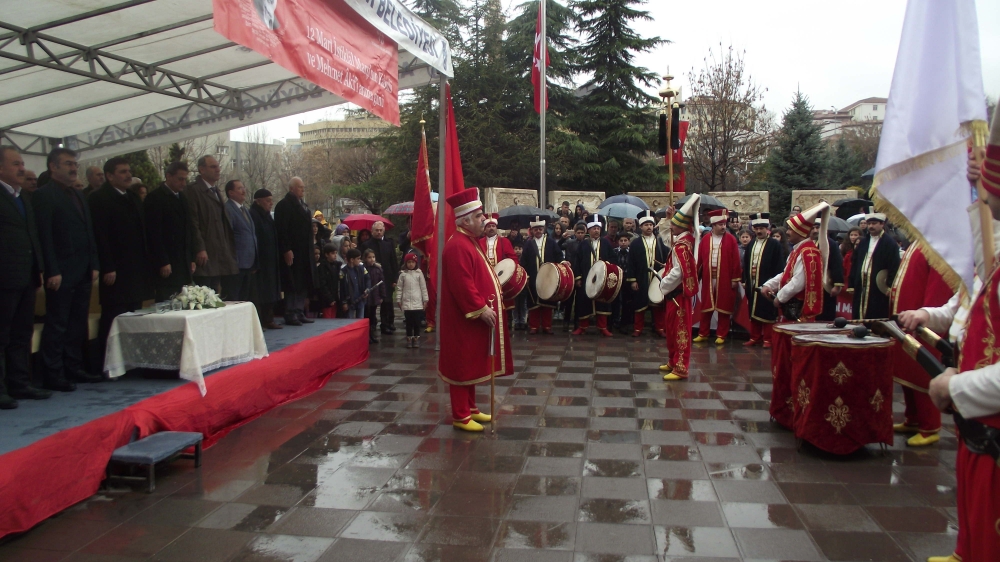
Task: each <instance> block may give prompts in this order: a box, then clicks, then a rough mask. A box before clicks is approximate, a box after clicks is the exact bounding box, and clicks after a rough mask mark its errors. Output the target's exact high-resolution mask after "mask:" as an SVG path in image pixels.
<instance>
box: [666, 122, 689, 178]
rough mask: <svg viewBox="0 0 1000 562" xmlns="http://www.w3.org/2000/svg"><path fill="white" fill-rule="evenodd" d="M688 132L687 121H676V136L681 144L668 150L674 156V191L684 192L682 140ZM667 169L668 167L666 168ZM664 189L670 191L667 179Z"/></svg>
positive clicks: (685, 138)
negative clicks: (674, 148)
mask: <svg viewBox="0 0 1000 562" xmlns="http://www.w3.org/2000/svg"><path fill="white" fill-rule="evenodd" d="M687 132H688V122H687V121H681V122H680V123H678V133H677V136H678V137H680V140H681V146H680V148H678V149H676V150H670V153H671V154H673V157H674V193H684V184H685V182H686V179H687V178H686V176H685V174H684V141H685V140H687ZM668 157H669V155H668V156H664V157H663V164H664V165H665V166H666V165H668V161H667V158H668ZM668 169H669V168H668ZM666 191H667V192H668V193H669V192H670V181H669V180H668V181H667V186H666Z"/></svg>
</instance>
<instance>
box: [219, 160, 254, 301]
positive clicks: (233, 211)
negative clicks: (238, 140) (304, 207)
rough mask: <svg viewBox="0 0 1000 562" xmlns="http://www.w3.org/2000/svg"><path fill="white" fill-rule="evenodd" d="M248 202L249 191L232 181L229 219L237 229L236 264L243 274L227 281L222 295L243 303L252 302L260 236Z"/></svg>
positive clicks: (228, 201)
mask: <svg viewBox="0 0 1000 562" xmlns="http://www.w3.org/2000/svg"><path fill="white" fill-rule="evenodd" d="M246 200H247V189H246V187H244V186H243V182H241V181H240V180H232V181H230V182H229V183H227V184H226V216H228V217H229V223H230V224H231V225H232V227H233V241H234V246H235V249H236V265H237V266H238V267H239V268H240V272H239V273H237V274H236V275H232V276H230V277H224V278H223V284H224V285H225V284H226V283H225V281H226V280H227V279H228V280H229V281H230V282H229V283H228V285H229V286H228V287H223V290H222V292H223V293H225V294H227V295H229V298H232V299H237V300H241V301H249V300H250V287H251V284H252V283H253V278H254V276H253V274H254V272H255V271H257V234H256V233H255V232H254V225H253V219H251V218H250V213H248V212H247V210H246V207H244V206H243V204H244V203H246Z"/></svg>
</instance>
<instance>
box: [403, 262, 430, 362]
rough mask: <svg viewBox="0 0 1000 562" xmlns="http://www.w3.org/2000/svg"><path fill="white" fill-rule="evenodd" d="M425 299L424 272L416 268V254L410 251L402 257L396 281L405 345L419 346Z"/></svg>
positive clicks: (425, 304)
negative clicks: (400, 269)
mask: <svg viewBox="0 0 1000 562" xmlns="http://www.w3.org/2000/svg"><path fill="white" fill-rule="evenodd" d="M427 301H428V295H427V283H426V282H425V281H424V272H423V271H420V269H418V268H417V254H415V253H413V252H410V253H408V254H406V257H404V258H403V271H401V272H400V273H399V281H397V282H396V306H398V307H399V309H400V310H402V311H403V318H404V319H405V321H406V347H420V343H419V342H420V318H421V316H423V313H424V307H425V306H427Z"/></svg>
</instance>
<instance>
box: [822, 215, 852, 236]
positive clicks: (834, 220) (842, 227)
mask: <svg viewBox="0 0 1000 562" xmlns="http://www.w3.org/2000/svg"><path fill="white" fill-rule="evenodd" d="M826 229H827V231H828V232H829V233H830V234H839V233H842V232H847V231H848V230H850V229H851V225H849V224H847V221H846V220H844V219H842V218H840V217H830V220H829V223H828V224H827V226H826Z"/></svg>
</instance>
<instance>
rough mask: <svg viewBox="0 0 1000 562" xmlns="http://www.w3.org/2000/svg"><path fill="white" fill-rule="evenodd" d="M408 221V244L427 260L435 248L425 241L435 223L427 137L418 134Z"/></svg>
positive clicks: (433, 230)
mask: <svg viewBox="0 0 1000 562" xmlns="http://www.w3.org/2000/svg"><path fill="white" fill-rule="evenodd" d="M411 218H412V220H411V221H410V244H412V245H413V247H415V248H417V249H418V250H420V251H421V252H423V253H424V255H425V256H427V257H428V258H429V257H430V255H431V252H433V251H434V250H435V249H436V248H434V247H433V246H434V245H433V244H430V245H428V243H427V241H428V240H430V239H431V238H432V237H433V236H434V232H435V230H436V221H435V220H434V209H433V207H432V205H431V176H430V173H429V172H428V170H427V136H426V135H425V134H424V133H423V132H422V131H421V133H420V155H419V156H418V157H417V183H416V185H415V186H414V188H413V217H411Z"/></svg>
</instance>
